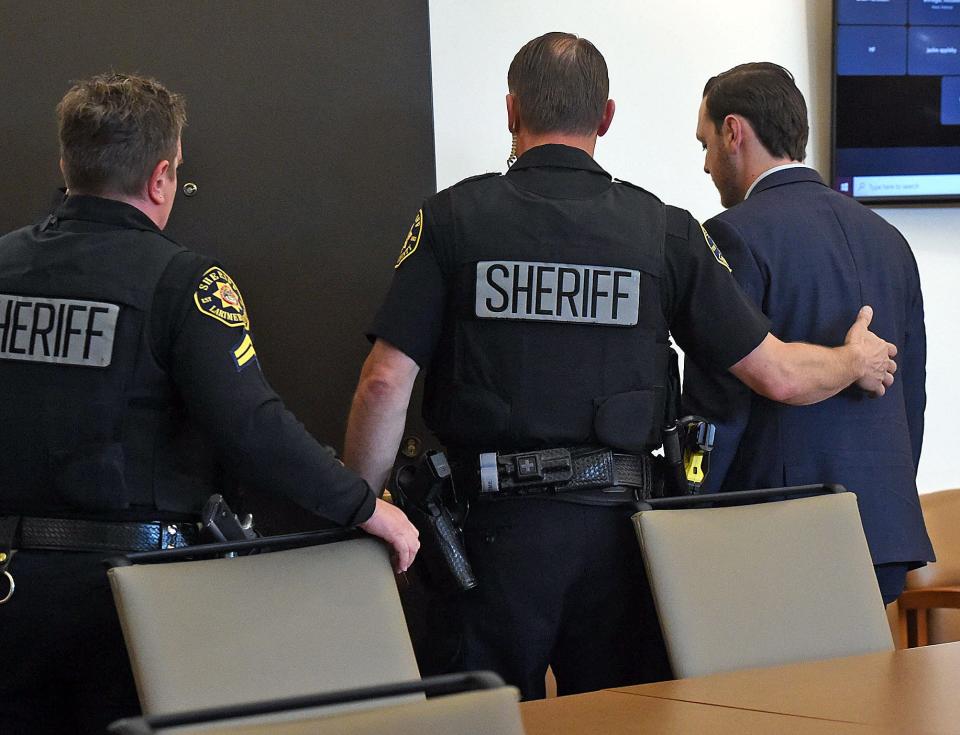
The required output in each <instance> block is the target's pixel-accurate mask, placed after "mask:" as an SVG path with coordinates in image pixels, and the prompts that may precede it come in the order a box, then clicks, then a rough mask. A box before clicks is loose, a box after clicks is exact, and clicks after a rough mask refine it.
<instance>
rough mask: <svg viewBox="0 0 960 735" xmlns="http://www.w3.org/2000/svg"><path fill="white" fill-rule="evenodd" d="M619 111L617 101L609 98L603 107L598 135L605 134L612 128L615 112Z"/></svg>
mask: <svg viewBox="0 0 960 735" xmlns="http://www.w3.org/2000/svg"><path fill="white" fill-rule="evenodd" d="M616 111H617V103H616V102H614V101H613V100H607V104H606V105H604V107H603V117H601V118H600V125H599V126H598V127H597V136H598V137H600V136H604V135H606V134H607V131H608V130H609V129H610V125H611V123H612V122H613V113H615V112H616Z"/></svg>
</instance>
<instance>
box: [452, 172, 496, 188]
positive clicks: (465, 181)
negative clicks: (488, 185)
mask: <svg viewBox="0 0 960 735" xmlns="http://www.w3.org/2000/svg"><path fill="white" fill-rule="evenodd" d="M502 175H503V174H501V173H500V172H499V171H491V172H490V173H486V174H477V175H476V176H468V177H467V178H465V179H463V180H462V181H458V182H457V183H456V184H454V185H453V186H461V185H463V184H469V183H470V182H471V181H480V179H489V178H490V177H491V176H502ZM453 186H451V187H450V188H451V189H452V188H453Z"/></svg>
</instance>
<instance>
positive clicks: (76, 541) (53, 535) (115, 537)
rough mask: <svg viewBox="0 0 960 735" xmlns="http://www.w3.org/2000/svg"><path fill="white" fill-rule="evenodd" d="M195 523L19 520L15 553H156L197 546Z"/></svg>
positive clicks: (197, 533) (28, 517) (57, 519)
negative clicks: (23, 550)
mask: <svg viewBox="0 0 960 735" xmlns="http://www.w3.org/2000/svg"><path fill="white" fill-rule="evenodd" d="M198 535H199V532H198V530H197V525H196V524H195V523H189V522H187V523H183V522H181V523H163V522H160V521H154V522H149V523H142V522H138V521H83V520H73V519H68V518H33V517H30V516H23V517H22V518H21V519H20V531H19V533H18V534H17V536H16V539H15V541H14V543H13V548H14V549H48V550H57V549H62V550H70V551H157V550H160V549H175V548H178V547H180V546H190V545H192V544H195V543H196V542H197V537H198Z"/></svg>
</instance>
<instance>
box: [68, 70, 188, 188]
mask: <svg viewBox="0 0 960 735" xmlns="http://www.w3.org/2000/svg"><path fill="white" fill-rule="evenodd" d="M57 120H58V123H59V131H60V156H61V158H63V164H64V165H63V168H64V177H65V179H66V184H67V187H68V188H69V189H70V190H71V191H72V192H78V193H86V194H129V195H137V194H139V193H140V192H141V191H142V190H143V186H144V184H145V182H146V180H147V178H148V177H149V176H150V174H151V172H152V171H153V169H154V167H155V166H156V165H157V163H158V162H160V161H162V160H164V159H166V160H168V161H170V163H171V166H173V167H174V169H175V168H176V164H177V143H178V141H179V140H180V133H181V131H182V130H183V126H184V125H185V124H186V121H187V112H186V102H185V100H184V98H183V97H182V96H180V95H179V94H175V93H173V92H170V91H169V90H168V89H167V88H166V87H164V86H163V85H162V84H160V82H158V81H156V80H154V79H147V78H144V77H138V76H132V75H129V74H115V73H109V74H101V75H98V76H95V77H92V78H91V79H87V80H84V81H82V82H77V83H76V84H74V86H73V87H72V88H71V89H70V91H69V92H67V93H66V95H64V97H63V99H62V100H60V104H58V105H57Z"/></svg>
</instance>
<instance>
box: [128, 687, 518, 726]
mask: <svg viewBox="0 0 960 735" xmlns="http://www.w3.org/2000/svg"><path fill="white" fill-rule="evenodd" d="M518 697H519V695H518V692H517V690H516V689H515V688H513V687H507V686H504V687H499V688H497V689H482V690H478V691H471V692H463V693H461V694H451V695H449V696H445V697H436V698H434V699H427V700H421V701H418V702H405V703H402V704H388V705H380V706H374V707H369V708H366V709H362V710H359V711H347V712H344V711H337V712H334V713H333V714H329V713H325V712H324V711H323V710H322V709H320V710H310V711H303V712H298V713H295V714H290V713H280V714H274V715H268V716H262V717H257V718H250V719H246V720H227V721H222V722H218V723H212V724H199V725H184V726H180V727H172V728H162V729H157V730H149V729H146V730H137V729H132V728H131V729H121V730H116V731H115V732H119V733H130V734H131V735H133V733H140V732H144V733H157V735H160V734H161V733H162V734H163V735H221V734H223V735H226V733H237V734H238V735H343V733H350V735H384V733H389V735H425V734H426V735H430V734H435V735H445V734H446V733H457V735H524V731H523V723H522V721H521V718H520V707H519V705H518V703H517V700H518Z"/></svg>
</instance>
